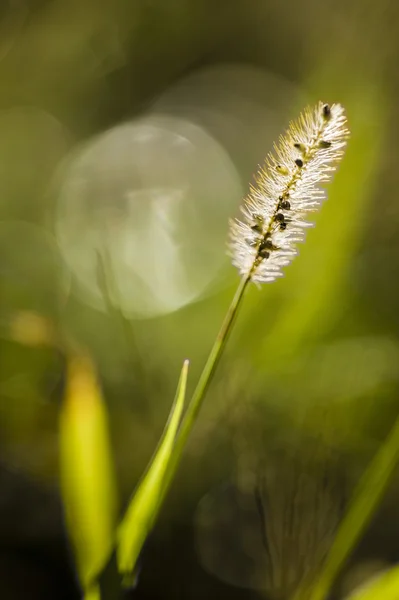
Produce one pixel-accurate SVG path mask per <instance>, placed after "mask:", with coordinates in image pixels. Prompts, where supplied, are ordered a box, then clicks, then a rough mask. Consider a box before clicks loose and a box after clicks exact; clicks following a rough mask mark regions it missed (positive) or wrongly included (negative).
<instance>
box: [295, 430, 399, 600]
mask: <svg viewBox="0 0 399 600" xmlns="http://www.w3.org/2000/svg"><path fill="white" fill-rule="evenodd" d="M398 460H399V418H398V419H397V420H396V422H395V424H394V426H393V427H392V429H391V431H390V433H389V434H388V437H387V439H386V440H385V442H384V443H383V444H382V446H381V447H380V448H379V450H378V451H377V453H376V455H375V456H374V458H373V459H372V461H371V463H370V465H369V466H368V468H367V469H366V471H365V473H364V475H363V476H362V478H361V480H360V482H359V484H358V486H357V489H356V490H355V493H354V495H353V498H352V501H351V503H350V505H349V508H348V511H347V513H346V515H345V517H344V518H343V520H342V522H341V525H340V526H339V529H338V532H337V535H336V536H335V539H334V542H333V545H332V547H331V550H330V553H329V554H328V556H327V559H326V562H325V563H324V567H323V568H322V570H321V573H320V575H319V576H318V578H317V580H316V582H315V583H313V585H311V586H310V591H309V587H307V589H306V587H305V586H304V587H303V589H301V590H300V591H299V593H298V594H297V595H295V600H305V599H306V600H325V598H326V597H327V595H328V593H329V591H330V589H331V586H332V584H333V583H334V581H335V579H336V577H337V575H338V574H339V572H340V570H341V568H342V567H343V565H344V564H345V562H346V560H347V559H348V557H349V555H350V554H351V552H352V551H353V549H354V547H355V546H356V544H357V542H358V541H359V539H360V536H361V535H362V533H363V532H364V530H365V528H366V527H367V525H368V524H369V522H370V520H371V518H372V516H373V514H374V512H375V510H376V508H377V506H378V504H379V502H380V500H381V498H382V496H383V494H384V492H385V491H386V489H387V487H388V484H389V482H390V480H391V477H392V474H393V472H394V469H395V467H396V465H397V462H398Z"/></svg>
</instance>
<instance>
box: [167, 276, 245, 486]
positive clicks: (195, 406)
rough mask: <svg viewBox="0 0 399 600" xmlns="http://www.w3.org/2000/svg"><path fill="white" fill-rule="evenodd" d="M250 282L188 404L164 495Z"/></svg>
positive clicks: (225, 323) (232, 308)
mask: <svg viewBox="0 0 399 600" xmlns="http://www.w3.org/2000/svg"><path fill="white" fill-rule="evenodd" d="M249 281H250V276H246V277H243V278H242V279H241V281H240V283H239V286H238V288H237V290H236V293H235V294H234V298H233V300H232V302H231V304H230V306H229V309H228V311H227V313H226V316H225V318H224V321H223V323H222V326H221V328H220V331H219V333H218V335H217V337H216V340H215V342H214V344H213V347H212V349H211V351H210V354H209V356H208V359H207V361H206V363H205V366H204V368H203V371H202V373H201V376H200V378H199V381H198V383H197V387H196V388H195V390H194V393H193V395H192V397H191V400H190V402H189V404H188V407H187V410H186V413H185V415H184V418H183V421H182V423H181V425H180V430H179V433H178V436H177V439H176V441H175V446H174V448H173V453H172V456H171V458H170V463H169V467H168V472H167V475H166V477H165V486H164V490H163V494H166V492H167V490H168V488H169V485H170V483H171V481H172V479H173V477H174V475H175V473H176V470H177V467H178V466H179V463H180V459H181V456H182V454H183V451H184V448H185V445H186V442H187V439H188V437H189V435H190V433H191V431H192V429H193V426H194V424H195V421H196V418H197V415H198V413H199V411H200V409H201V406H202V402H203V400H204V397H205V394H206V391H207V389H208V387H209V384H210V382H211V380H212V376H213V374H214V372H215V369H216V367H217V365H218V362H219V359H220V357H221V355H222V352H223V349H224V347H225V345H226V342H227V339H228V335H229V333H230V331H231V328H232V325H233V323H234V320H235V317H236V315H237V312H238V309H239V307H240V304H241V301H242V299H243V297H244V292H245V290H246V288H247V285H248V283H249Z"/></svg>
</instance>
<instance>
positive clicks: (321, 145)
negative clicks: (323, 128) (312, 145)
mask: <svg viewBox="0 0 399 600" xmlns="http://www.w3.org/2000/svg"><path fill="white" fill-rule="evenodd" d="M330 146H331V142H327V141H326V140H321V142H319V148H323V149H325V148H330Z"/></svg>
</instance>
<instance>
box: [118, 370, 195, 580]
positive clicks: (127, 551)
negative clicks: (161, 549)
mask: <svg viewBox="0 0 399 600" xmlns="http://www.w3.org/2000/svg"><path fill="white" fill-rule="evenodd" d="M187 373H188V360H185V361H184V363H183V368H182V371H181V374H180V379H179V383H178V386H177V391H176V396H175V400H174V403H173V406H172V409H171V412H170V415H169V419H168V423H167V424H166V427H165V430H164V433H163V435H162V438H161V440H160V442H159V445H158V448H157V450H156V452H155V454H154V456H153V458H152V460H151V462H150V464H149V466H148V468H147V472H146V474H145V475H144V477H143V478H142V480H141V482H140V483H139V485H138V488H137V490H136V491H135V493H134V495H133V497H132V499H131V501H130V504H129V507H128V509H127V511H126V514H125V516H124V518H123V520H122V523H121V525H120V527H119V529H118V546H117V558H118V569H119V572H120V573H121V574H122V578H123V584H124V585H125V586H129V585H132V583H133V582H134V578H135V567H136V563H137V559H138V557H139V554H140V551H141V549H142V547H143V544H144V542H145V540H146V538H147V536H148V534H149V532H150V531H151V529H152V527H153V525H154V522H155V520H156V518H157V515H158V512H159V510H160V507H161V504H162V501H163V498H164V496H165V493H166V490H167V478H166V474H167V470H168V465H169V463H170V459H171V457H172V455H173V449H174V444H175V439H176V434H177V431H178V428H179V425H180V420H181V416H182V412H183V407H184V399H185V395H186V383H187Z"/></svg>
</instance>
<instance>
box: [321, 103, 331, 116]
mask: <svg viewBox="0 0 399 600" xmlns="http://www.w3.org/2000/svg"><path fill="white" fill-rule="evenodd" d="M323 117H324V118H325V119H329V118H330V117H331V108H330V105H329V104H324V105H323Z"/></svg>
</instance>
